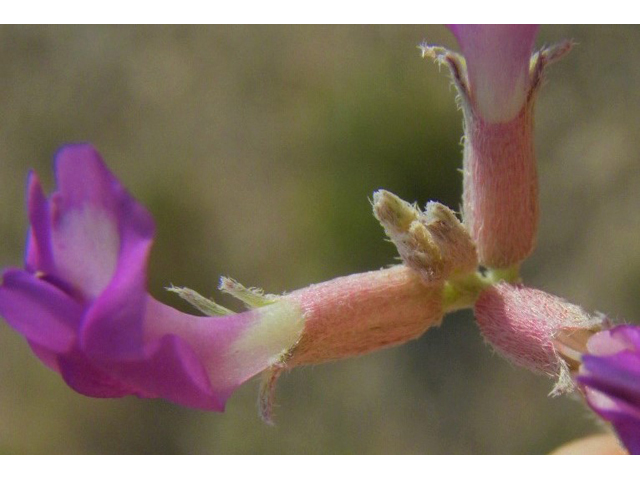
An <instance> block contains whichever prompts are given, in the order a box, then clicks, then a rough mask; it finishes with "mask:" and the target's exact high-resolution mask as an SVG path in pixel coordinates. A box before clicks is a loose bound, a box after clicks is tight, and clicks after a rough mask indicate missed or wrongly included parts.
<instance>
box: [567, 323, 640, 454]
mask: <svg viewBox="0 0 640 480" xmlns="http://www.w3.org/2000/svg"><path fill="white" fill-rule="evenodd" d="M577 379H578V382H579V383H580V385H581V386H582V387H583V390H584V393H585V397H586V399H587V402H588V404H589V406H590V407H591V408H592V409H593V410H594V411H595V412H596V413H597V414H598V415H600V416H601V417H602V418H604V419H605V420H607V421H609V422H611V424H612V425H613V427H614V429H615V431H616V433H617V434H618V436H619V437H620V439H621V440H622V442H623V443H624V445H625V447H626V448H627V449H628V450H629V452H630V453H631V454H634V455H640V327H638V326H632V325H620V326H617V327H614V328H612V329H610V330H605V331H603V332H600V333H596V334H595V335H594V336H592V337H591V338H590V339H589V341H588V342H587V352H586V354H585V355H583V356H582V367H581V368H580V374H579V376H578V377H577Z"/></svg>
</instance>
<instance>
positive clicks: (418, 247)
mask: <svg viewBox="0 0 640 480" xmlns="http://www.w3.org/2000/svg"><path fill="white" fill-rule="evenodd" d="M373 213H374V215H375V216H376V218H377V219H378V220H379V221H380V223H381V224H382V226H383V227H384V229H385V232H386V233H387V236H388V237H389V238H390V239H391V241H392V242H393V243H394V244H395V246H396V248H397V249H398V253H400V257H401V258H402V260H403V261H404V263H405V264H406V265H407V266H408V267H411V268H412V269H413V270H414V271H415V272H416V273H418V274H419V275H420V276H421V277H422V279H423V280H424V282H425V283H427V284H429V283H437V282H443V281H445V280H447V279H448V278H449V277H452V276H453V277H455V276H460V275H464V274H467V273H470V272H472V271H474V270H475V269H476V267H477V266H478V258H477V256H476V249H475V246H474V245H473V241H472V240H471V238H470V237H469V234H468V232H467V230H466V228H465V227H464V226H463V225H462V223H460V221H459V220H458V219H457V218H456V216H455V214H454V213H453V212H452V211H451V210H450V209H449V208H447V207H446V206H444V205H442V204H440V203H437V202H429V203H428V204H427V208H426V210H425V212H424V213H423V212H421V211H420V210H419V209H418V207H417V206H415V205H411V204H410V203H407V202H405V201H404V200H402V199H401V198H399V197H397V196H396V195H394V194H393V193H391V192H387V191H386V190H379V191H377V192H375V193H374V194H373Z"/></svg>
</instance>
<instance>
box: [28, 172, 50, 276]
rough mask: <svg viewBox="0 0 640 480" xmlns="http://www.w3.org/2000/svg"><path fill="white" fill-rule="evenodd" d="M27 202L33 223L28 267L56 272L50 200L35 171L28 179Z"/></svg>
mask: <svg viewBox="0 0 640 480" xmlns="http://www.w3.org/2000/svg"><path fill="white" fill-rule="evenodd" d="M27 203H28V206H29V222H30V223H31V228H30V230H29V239H28V240H27V254H26V258H25V263H26V266H27V269H28V270H30V271H32V272H35V271H41V272H45V271H46V272H54V271H55V268H54V263H53V252H52V251H51V224H50V223H49V218H50V216H49V201H48V200H47V198H46V197H45V196H44V193H43V191H42V187H41V186H40V180H38V176H37V175H36V174H35V173H34V172H31V173H29V178H28V181H27Z"/></svg>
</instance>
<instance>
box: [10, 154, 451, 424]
mask: <svg viewBox="0 0 640 480" xmlns="http://www.w3.org/2000/svg"><path fill="white" fill-rule="evenodd" d="M55 163H56V165H55V170H56V180H57V185H58V190H57V191H55V192H54V193H53V194H52V195H51V196H50V197H49V198H47V197H46V196H45V195H44V193H43V191H42V188H41V186H40V183H39V181H38V178H37V177H36V175H35V174H34V173H32V174H30V176H29V181H28V213H29V221H30V225H31V228H30V230H29V234H28V241H27V251H26V257H25V266H24V268H23V269H16V268H12V269H8V270H6V271H5V272H4V274H3V279H2V285H0V315H1V316H2V317H4V319H5V320H6V321H7V323H8V324H9V325H10V326H11V327H13V328H14V329H15V330H16V331H18V332H19V333H20V334H22V335H23V336H24V337H25V338H26V340H27V341H28V343H29V345H30V347H31V348H32V350H33V351H34V353H35V354H36V355H37V356H38V357H39V358H40V360H41V361H42V362H43V363H44V364H45V365H47V366H48V367H49V368H51V369H52V370H54V371H56V372H58V373H59V374H60V375H61V376H62V378H63V379H64V381H65V382H66V383H67V384H68V385H69V386H70V387H72V388H73V389H74V390H76V391H78V392H80V393H82V394H84V395H88V396H92V397H122V396H125V395H137V396H139V397H143V398H164V399H166V400H169V401H172V402H175V403H178V404H181V405H185V406H188V407H193V408H201V409H207V410H217V411H221V410H222V409H223V408H224V405H225V402H226V400H227V398H228V397H229V396H230V395H231V393H232V392H233V391H234V390H235V389H236V388H237V387H238V386H239V385H241V384H242V383H243V382H245V381H246V380H247V379H249V378H251V377H253V376H254V375H256V374H258V373H260V372H263V371H266V372H271V375H270V376H268V379H269V382H267V383H268V385H269V386H272V385H273V380H274V379H275V378H277V374H279V372H281V371H282V370H285V369H287V368H292V367H294V366H297V365H301V364H309V363H320V362H323V361H328V360H335V359H339V358H343V357H347V356H353V355H358V354H363V353H366V352H369V351H372V350H376V349H379V348H382V347H385V346H389V345H394V344H398V343H402V342H405V341H407V340H410V339H412V338H415V337H417V336H419V335H420V334H422V333H423V332H424V331H425V330H426V329H427V328H429V327H430V326H432V325H436V324H438V323H439V322H440V319H441V317H442V299H441V291H442V285H440V284H435V285H426V284H425V283H423V282H422V281H421V279H420V278H419V276H418V275H417V274H415V273H413V272H412V271H411V270H410V269H409V268H407V267H404V266H397V267H392V268H388V269H384V270H379V271H374V272H368V273H363V274H357V275H351V276H348V277H342V278H338V279H335V280H331V281H328V282H324V283H321V284H318V285H312V286H310V287H307V288H304V289H301V290H297V291H294V292H291V293H290V294H287V295H284V296H273V295H271V296H264V295H261V294H260V293H259V292H257V291H255V290H252V289H245V288H244V287H242V286H241V285H239V284H237V283H236V282H233V281H231V280H228V279H223V282H222V286H221V288H222V289H223V290H224V291H226V292H227V293H231V294H232V295H234V296H236V297H238V298H239V299H241V300H243V301H244V302H245V303H246V304H247V305H248V306H249V307H251V308H250V309H249V310H248V311H245V312H243V313H237V314H235V313H233V312H231V311H230V310H227V309H225V308H224V307H220V306H218V305H217V304H215V303H213V302H212V301H210V300H207V299H204V298H202V297H200V296H198V295H197V294H195V292H192V291H190V290H188V289H174V290H176V291H177V292H178V293H180V294H181V296H183V298H186V299H187V300H190V301H191V303H193V304H194V305H196V306H197V307H198V308H199V309H200V310H201V311H205V312H207V313H208V314H209V315H215V316H195V315H189V314H186V313H182V312H180V311H177V310H175V309H173V308H171V307H169V306H167V305H164V304H162V303H160V302H158V301H157V300H155V299H154V298H153V297H151V296H150V295H149V294H148V293H147V290H146V283H147V274H146V268H147V261H148V256H149V253H150V250H151V246H152V242H153V235H154V224H153V220H152V218H151V216H150V215H149V213H148V212H147V211H146V210H145V209H144V207H142V206H141V205H140V204H139V203H137V202H136V201H135V200H134V199H133V197H132V196H131V195H130V194H129V193H128V192H127V191H126V190H125V189H124V188H123V186H122V185H121V184H120V182H119V181H118V180H117V179H116V178H115V177H114V176H113V174H112V173H111V172H109V170H108V169H107V168H106V167H105V165H104V163H103V161H102V159H101V158H100V156H99V154H98V153H97V152H96V151H95V150H94V149H93V148H92V147H91V146H90V145H71V146H67V147H64V148H62V149H61V150H60V151H59V152H58V154H57V155H56V162H55ZM267 393H268V392H267ZM265 410H268V405H267V406H266V407H265ZM266 413H267V414H268V411H267V412H266Z"/></svg>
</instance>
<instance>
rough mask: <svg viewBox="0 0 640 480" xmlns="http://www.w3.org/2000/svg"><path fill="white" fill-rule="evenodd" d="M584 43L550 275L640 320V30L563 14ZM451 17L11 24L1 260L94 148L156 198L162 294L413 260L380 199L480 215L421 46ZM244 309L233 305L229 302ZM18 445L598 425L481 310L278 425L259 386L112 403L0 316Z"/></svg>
mask: <svg viewBox="0 0 640 480" xmlns="http://www.w3.org/2000/svg"><path fill="white" fill-rule="evenodd" d="M564 38H573V39H574V40H576V41H577V42H578V46H577V47H576V48H575V50H574V51H573V52H572V53H571V55H570V56H569V57H567V58H566V59H565V60H564V61H562V62H560V63H558V64H556V65H554V66H553V67H552V68H551V70H550V71H549V75H548V82H547V85H546V86H545V88H544V89H543V91H542V93H541V95H540V97H539V101H538V106H537V117H536V118H537V133H536V144H537V150H538V158H539V171H540V181H541V206H542V214H543V216H542V221H541V229H540V235H539V248H538V250H537V251H536V253H535V255H534V256H533V257H532V258H531V259H530V260H529V261H528V262H527V263H526V265H525V268H524V275H525V278H526V280H527V281H528V283H529V284H531V285H534V286H537V287H540V288H544V289H546V290H548V291H550V292H552V293H555V294H558V295H561V296H565V297H567V298H569V299H571V300H572V301H574V302H575V303H579V304H581V305H583V306H584V307H585V308H587V309H589V310H599V311H603V312H606V313H608V314H610V315H611V316H612V317H613V318H616V319H623V318H626V319H628V320H629V321H638V320H639V319H640V249H639V248H638V242H639V240H640V211H639V208H638V207H640V168H639V166H640V165H639V163H638V157H639V156H640V135H639V134H638V132H639V128H638V125H640V90H639V89H638V85H639V84H640V29H638V28H637V27H564V26H563V27H543V28H542V29H541V32H540V35H539V41H538V45H542V43H543V42H546V43H551V42H554V41H559V40H561V39H564ZM423 40H427V41H429V42H430V43H440V44H444V45H447V46H449V47H453V48H455V47H456V44H455V40H454V38H453V36H452V35H451V34H450V33H449V32H448V31H446V30H445V29H444V28H443V27H424V26H400V27H389V26H355V27H346V26H338V27H322V26H321V27H288V26H278V27H103V26H101V27H2V28H0V111H1V115H0V239H1V244H0V266H8V265H20V264H21V261H22V255H23V248H24V237H25V232H26V228H27V223H26V216H25V213H24V210H25V209H24V201H23V198H24V184H25V178H26V175H27V171H28V170H29V169H30V168H35V169H36V170H37V171H38V172H39V174H40V176H41V178H42V179H43V181H44V183H45V185H46V186H47V187H48V188H49V189H50V188H52V186H53V185H52V170H51V166H52V164H51V158H52V154H53V153H54V151H55V150H56V148H57V147H58V146H59V145H61V144H63V143H65V142H75V141H90V142H92V143H94V144H95V145H96V146H97V147H98V149H99V150H100V151H101V152H102V154H103V156H104V158H105V159H106V161H107V163H108V164H109V166H110V168H111V169H112V170H113V171H114V172H115V173H116V174H117V175H118V176H119V177H120V179H121V180H122V182H123V183H124V184H125V185H126V186H127V187H128V188H129V189H130V190H131V192H132V193H133V194H134V195H135V196H136V197H137V198H138V199H139V200H140V201H141V202H142V203H144V204H145V205H146V206H147V207H148V208H149V209H150V210H151V211H152V213H153V214H154V216H155V219H156V222H157V231H158V234H157V239H156V244H155V247H154V251H153V256H152V259H151V268H150V289H151V291H152V293H153V294H154V295H156V296H157V297H159V298H160V299H162V300H163V301H166V302H169V303H171V304H173V305H175V306H179V307H180V308H182V309H184V310H185V311H189V307H188V306H186V305H183V304H180V302H178V301H176V299H175V298H173V297H172V296H171V295H170V294H168V293H166V292H165V291H163V286H167V285H169V284H170V283H173V284H176V285H187V286H190V287H192V288H195V289H197V290H199V291H200V292H202V293H205V294H211V293H213V292H214V290H215V287H216V285H217V279H218V277H219V276H220V275H222V274H224V275H230V276H232V277H234V278H237V279H238V280H239V281H241V282H242V283H244V284H247V285H252V286H260V287H263V288H264V289H265V290H266V291H268V292H273V293H280V292H282V291H285V290H293V289H295V288H299V287H302V286H304V285H307V284H309V283H314V282H319V281H323V280H327V279H330V278H332V277H336V276H340V275H344V274H348V273H354V272H360V271H365V270H371V269H377V268H380V267H381V266H385V265H388V264H390V263H392V262H394V256H395V255H396V253H395V251H394V249H393V247H392V245H391V244H389V243H388V242H385V241H384V235H383V232H382V229H381V228H380V226H379V225H378V224H377V223H376V221H375V219H374V218H373V216H372V215H371V212H370V210H371V209H370V205H369V201H368V198H370V196H371V193H372V192H373V191H374V190H375V189H377V188H382V187H384V188H386V189H389V190H391V191H393V192H395V193H396V194H398V195H400V196H401V197H403V198H405V199H407V200H415V201H418V202H419V203H421V204H424V203H425V202H426V201H427V200H429V199H437V200H440V201H441V202H443V203H446V204H447V205H449V206H451V207H453V208H457V206H458V202H459V196H460V180H461V178H460V175H459V173H458V172H457V169H458V168H459V167H460V157H461V155H460V152H461V147H460V144H459V141H460V137H461V133H462V132H461V114H460V112H458V111H456V107H455V103H454V92H453V89H452V88H451V87H450V86H449V81H448V78H447V76H446V75H445V72H444V70H443V71H442V72H440V73H439V72H438V67H437V66H435V65H434V64H432V63H431V62H430V61H426V60H422V59H421V58H420V55H419V50H418V49H417V48H416V46H417V45H418V44H419V43H420V42H422V41H423ZM217 298H218V299H219V300H221V303H224V302H225V301H226V300H223V299H222V298H221V297H220V296H219V295H218V296H217ZM0 352H1V355H0V453H545V452H547V451H549V450H551V449H553V448H555V447H557V446H559V445H560V444H562V443H563V442H566V441H569V440H571V439H573V438H576V437H577V436H580V435H585V434H587V433H591V432H595V431H597V429H598V426H597V425H596V423H595V422H594V420H593V418H591V416H590V415H589V414H588V413H587V412H586V411H585V410H584V409H583V407H582V406H581V405H580V403H579V402H577V401H575V400H572V399H569V398H549V397H547V394H548V392H549V391H550V390H551V387H552V383H551V381H550V380H548V379H546V378H542V377H536V376H534V375H533V374H531V373H529V372H528V371H524V370H520V369H517V368H515V367H512V366H510V365H509V364H507V363H506V362H505V361H503V360H502V359H501V358H499V357H498V356H497V355H495V354H493V353H492V351H491V350H490V349H489V348H488V347H486V346H485V345H484V344H483V341H482V339H481V338H480V335H479V333H478V331H477V328H476V326H475V325H474V323H473V318H472V316H471V315H470V314H469V313H468V312H463V313H461V314H457V315H452V316H451V317H448V318H447V319H446V321H445V322H444V324H443V326H442V327H441V328H439V329H436V330H432V331H430V332H428V334H427V335H425V336H424V337H423V338H421V339H420V340H418V341H415V342H413V343H411V344H408V345H405V346H402V347H398V348H394V349H391V350H387V351H382V352H379V353H376V354H372V355H369V356H366V357H362V358H358V359H352V360H347V361H343V362H340V363H335V364H328V365H321V366H316V367H313V368H303V369H298V370H296V371H294V372H292V373H290V374H288V375H286V376H284V378H282V380H281V381H280V384H279V388H278V394H277V398H278V404H279V406H278V407H277V410H276V417H277V418H276V420H277V426H276V427H268V426H266V425H264V424H262V423H261V421H260V420H259V419H258V415H257V411H256V390H257V383H256V382H255V381H252V382H249V383H248V384H247V385H245V386H244V387H243V388H241V389H240V390H239V391H238V392H237V394H236V395H235V396H234V397H232V399H231V401H230V402H229V404H228V409H227V412H226V413H225V414H215V413H207V412H199V411H192V410H188V409H185V408H182V407H178V406H175V405H172V404H169V403H166V402H164V401H142V400H138V399H135V398H127V399H122V400H96V399H91V398H85V397H82V396H80V395H78V394H76V393H74V392H73V391H72V390H70V389H69V388H67V387H66V385H65V384H64V383H63V382H62V380H61V379H60V378H58V376H57V375H55V374H53V373H51V372H49V371H48V370H47V369H46V368H45V367H43V366H42V365H41V364H40V363H39V362H38V361H37V360H36V359H35V357H34V356H33V355H32V354H31V353H30V351H29V349H28V347H27V345H26V343H25V342H24V341H23V339H22V338H21V337H20V336H19V335H17V334H16V333H15V332H13V331H12V330H11V329H10V328H9V327H8V326H7V325H6V324H4V323H2V324H0Z"/></svg>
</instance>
